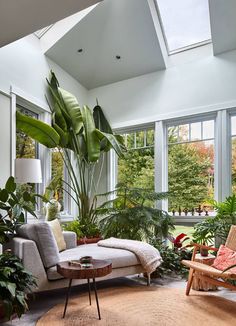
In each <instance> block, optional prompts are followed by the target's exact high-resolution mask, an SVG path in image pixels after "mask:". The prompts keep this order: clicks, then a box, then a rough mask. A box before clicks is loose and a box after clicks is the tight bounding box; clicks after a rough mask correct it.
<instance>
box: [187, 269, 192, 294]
mask: <svg viewBox="0 0 236 326" xmlns="http://www.w3.org/2000/svg"><path fill="white" fill-rule="evenodd" d="M193 277H194V269H192V268H190V270H189V275H188V283H187V286H186V292H185V293H186V295H189V292H190V290H191V287H192V283H193Z"/></svg>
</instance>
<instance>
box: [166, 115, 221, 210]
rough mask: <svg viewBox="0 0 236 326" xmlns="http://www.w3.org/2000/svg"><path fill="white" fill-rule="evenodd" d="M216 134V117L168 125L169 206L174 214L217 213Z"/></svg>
mask: <svg viewBox="0 0 236 326" xmlns="http://www.w3.org/2000/svg"><path fill="white" fill-rule="evenodd" d="M214 137H215V133H214V120H208V121H199V122H193V123H187V124H180V125H175V126H170V127H168V189H169V192H170V195H171V196H170V199H169V207H168V209H169V211H172V213H173V215H183V216H184V215H188V216H191V215H210V214H211V212H213V207H212V200H213V199H214Z"/></svg>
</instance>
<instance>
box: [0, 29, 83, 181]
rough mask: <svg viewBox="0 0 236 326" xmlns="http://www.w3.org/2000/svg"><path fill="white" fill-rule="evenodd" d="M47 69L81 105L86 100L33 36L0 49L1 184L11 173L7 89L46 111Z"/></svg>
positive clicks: (72, 79) (71, 79) (8, 91)
mask: <svg viewBox="0 0 236 326" xmlns="http://www.w3.org/2000/svg"><path fill="white" fill-rule="evenodd" d="M50 69H53V71H54V72H55V73H56V75H57V77H58V80H59V82H60V84H61V86H62V87H63V88H65V89H67V90H68V91H70V92H72V93H73V94H74V95H76V97H77V98H78V100H79V103H80V104H81V105H82V104H85V103H87V90H86V88H84V87H83V86H81V85H80V84H79V83H78V82H77V81H76V80H75V79H74V78H73V77H71V76H70V75H68V74H67V73H66V72H65V71H63V70H62V69H61V68H60V67H59V66H58V65H56V64H55V63H54V62H52V61H51V60H49V59H47V58H46V57H45V56H44V54H43V52H42V50H41V47H40V42H39V40H38V39H37V38H36V37H35V36H34V35H30V36H27V37H25V38H23V39H21V40H19V41H16V42H14V43H12V44H10V45H8V46H5V47H3V48H1V49H0V117H1V118H0V187H1V186H3V184H4V182H5V181H6V179H7V178H8V177H9V176H10V163H11V156H10V141H11V129H10V127H11V126H10V119H11V114H10V112H11V110H10V98H9V95H10V89H11V87H13V89H14V92H16V93H17V94H18V95H20V96H22V97H24V98H25V100H28V101H31V102H32V103H33V104H36V105H38V106H39V107H42V109H46V110H48V105H47V102H46V100H45V93H46V77H48V75H49V71H50ZM4 93H5V94H6V96H5V95H4Z"/></svg>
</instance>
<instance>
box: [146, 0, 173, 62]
mask: <svg viewBox="0 0 236 326" xmlns="http://www.w3.org/2000/svg"><path fill="white" fill-rule="evenodd" d="M147 2H148V6H149V8H150V12H151V16H152V20H153V24H154V27H155V30H156V35H157V42H158V44H159V46H160V48H161V55H162V57H163V60H164V63H165V68H166V67H167V62H168V52H167V48H166V43H165V40H164V36H163V31H162V28H161V24H160V19H159V15H158V9H157V4H156V0H147Z"/></svg>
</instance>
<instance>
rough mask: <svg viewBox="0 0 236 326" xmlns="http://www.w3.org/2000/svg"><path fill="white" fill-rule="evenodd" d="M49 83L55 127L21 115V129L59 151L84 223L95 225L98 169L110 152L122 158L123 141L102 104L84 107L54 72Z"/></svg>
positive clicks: (18, 120) (19, 117) (80, 217)
mask: <svg viewBox="0 0 236 326" xmlns="http://www.w3.org/2000/svg"><path fill="white" fill-rule="evenodd" d="M47 82H48V91H49V94H50V99H49V100H48V103H49V107H50V110H51V112H52V126H49V125H48V124H45V123H43V122H42V121H39V120H36V119H34V118H31V117H28V116H25V115H23V114H21V113H20V112H17V113H16V125H17V128H18V129H19V130H21V131H23V132H24V133H25V134H27V135H28V136H30V137H32V138H33V139H35V140H36V141H38V142H39V143H40V144H42V145H45V146H46V147H48V148H57V151H58V152H59V153H61V157H62V159H63V161H64V164H65V167H66V169H67V172H68V176H69V179H70V183H69V184H67V187H69V189H70V191H69V194H70V196H71V197H72V199H73V200H74V201H75V203H76V205H77V207H78V212H79V219H80V221H81V223H82V224H86V225H87V224H89V223H95V219H96V209H95V208H96V197H95V194H96V193H97V187H98V185H99V182H100V178H101V173H100V175H99V176H98V178H97V179H96V177H95V169H96V168H98V170H100V171H102V166H103V161H104V155H105V153H107V152H108V151H109V150H110V149H114V150H115V151H116V153H117V154H118V155H119V156H121V155H122V151H123V149H124V146H123V138H122V137H121V136H119V135H114V134H113V131H112V129H111V127H110V125H109V123H108V121H107V119H106V117H105V115H104V113H103V111H102V109H101V107H100V106H99V105H98V103H97V105H96V106H95V107H94V109H93V110H90V109H89V107H88V106H86V105H85V106H83V107H80V106H79V104H78V101H77V99H76V98H75V96H73V95H72V94H70V93H69V92H67V91H65V90H64V89H62V88H60V86H59V83H58V80H57V78H56V76H55V74H54V73H53V72H51V76H50V79H49V80H47ZM71 152H72V153H73V155H72V157H71V155H70V153H71Z"/></svg>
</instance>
